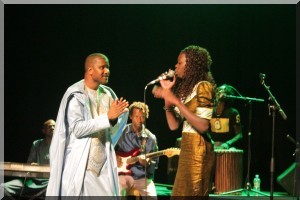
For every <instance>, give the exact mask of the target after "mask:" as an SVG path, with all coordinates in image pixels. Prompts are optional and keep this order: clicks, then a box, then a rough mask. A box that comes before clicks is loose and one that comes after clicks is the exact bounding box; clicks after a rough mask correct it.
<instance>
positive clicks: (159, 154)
mask: <svg viewBox="0 0 300 200" xmlns="http://www.w3.org/2000/svg"><path fill="white" fill-rule="evenodd" d="M164 153H165V151H164V150H162V151H155V152H151V153H147V154H146V158H155V157H159V156H162V155H164Z"/></svg>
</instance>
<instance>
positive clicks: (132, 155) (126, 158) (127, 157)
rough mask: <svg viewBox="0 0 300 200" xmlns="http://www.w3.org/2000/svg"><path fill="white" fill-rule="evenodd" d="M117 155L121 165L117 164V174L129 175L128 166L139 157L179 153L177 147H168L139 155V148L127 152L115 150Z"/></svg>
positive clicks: (169, 155) (168, 155)
mask: <svg viewBox="0 0 300 200" xmlns="http://www.w3.org/2000/svg"><path fill="white" fill-rule="evenodd" d="M116 154H117V156H120V158H121V160H122V165H121V166H118V174H119V175H131V171H130V170H129V168H130V166H131V165H132V164H134V163H136V162H138V161H139V159H146V158H156V157H159V156H163V155H165V156H167V157H172V156H175V155H179V154H180V149H179V148H168V149H165V150H161V151H155V152H151V153H147V154H146V155H139V154H140V149H139V148H138V149H133V150H131V151H129V152H127V153H125V152H116Z"/></svg>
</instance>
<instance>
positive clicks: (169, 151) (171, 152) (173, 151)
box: [164, 147, 180, 157]
mask: <svg viewBox="0 0 300 200" xmlns="http://www.w3.org/2000/svg"><path fill="white" fill-rule="evenodd" d="M179 154H180V148H174V147H173V148H168V149H166V150H164V155H165V156H167V157H172V156H175V155H179Z"/></svg>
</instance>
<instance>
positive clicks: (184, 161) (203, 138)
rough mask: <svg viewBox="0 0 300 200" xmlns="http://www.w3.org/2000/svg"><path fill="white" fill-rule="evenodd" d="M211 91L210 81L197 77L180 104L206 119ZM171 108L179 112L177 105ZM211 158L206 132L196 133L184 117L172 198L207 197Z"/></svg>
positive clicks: (208, 117) (210, 176) (209, 141)
mask: <svg viewBox="0 0 300 200" xmlns="http://www.w3.org/2000/svg"><path fill="white" fill-rule="evenodd" d="M212 91H213V86H212V84H211V83H209V82H207V81H201V82H199V83H198V84H197V85H195V87H194V89H193V92H192V93H191V94H190V95H188V97H187V98H186V100H185V101H184V104H185V105H186V106H187V107H188V108H189V110H191V111H192V112H193V113H195V114H196V115H198V116H199V117H201V118H204V119H207V120H210V119H211V116H212V107H213V100H212ZM175 111H177V112H178V114H180V113H179V110H178V109H177V108H175ZM214 162H215V155H214V147H213V144H212V143H211V140H210V138H209V137H208V136H207V133H205V134H200V133H198V132H197V131H196V130H195V129H194V128H193V127H192V126H191V125H190V124H189V123H188V122H187V121H184V122H183V130H182V140H181V152H180V156H179V161H178V170H177V174H176V178H175V183H174V187H173V191H172V199H184V198H186V199H190V198H191V197H192V196H198V197H200V196H206V197H208V195H209V193H210V190H211V182H212V173H213V166H214Z"/></svg>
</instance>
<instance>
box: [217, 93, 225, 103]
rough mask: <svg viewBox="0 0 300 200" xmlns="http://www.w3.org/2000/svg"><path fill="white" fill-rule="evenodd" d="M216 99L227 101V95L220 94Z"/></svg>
mask: <svg viewBox="0 0 300 200" xmlns="http://www.w3.org/2000/svg"><path fill="white" fill-rule="evenodd" d="M216 98H217V100H218V101H219V100H222V99H227V94H225V93H224V92H218V93H217V94H216Z"/></svg>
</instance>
